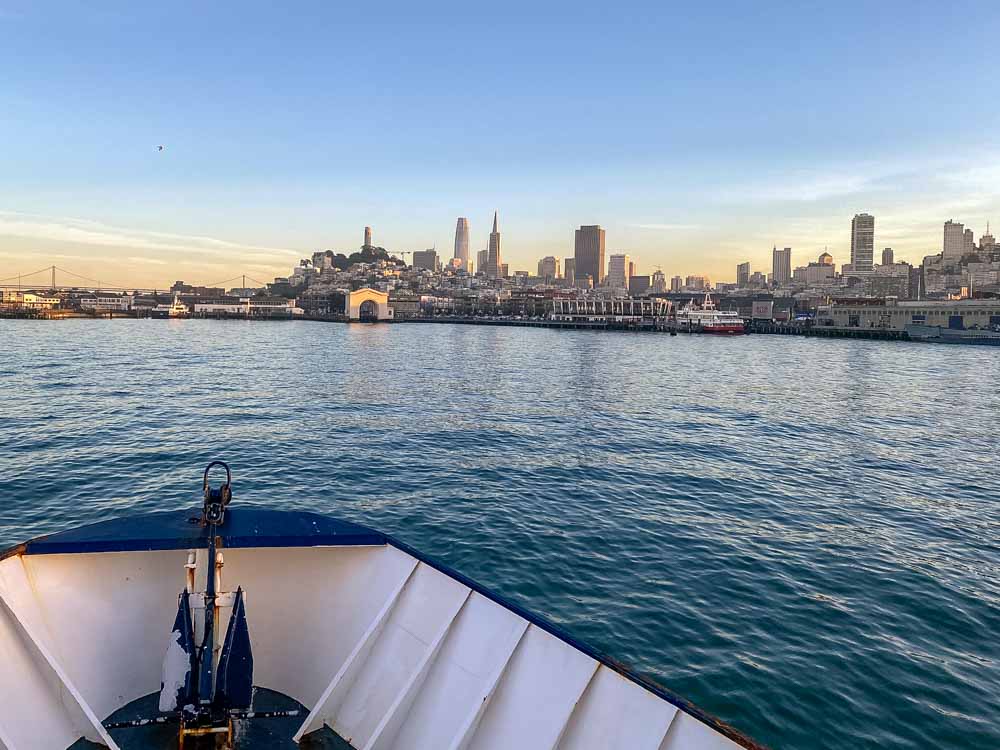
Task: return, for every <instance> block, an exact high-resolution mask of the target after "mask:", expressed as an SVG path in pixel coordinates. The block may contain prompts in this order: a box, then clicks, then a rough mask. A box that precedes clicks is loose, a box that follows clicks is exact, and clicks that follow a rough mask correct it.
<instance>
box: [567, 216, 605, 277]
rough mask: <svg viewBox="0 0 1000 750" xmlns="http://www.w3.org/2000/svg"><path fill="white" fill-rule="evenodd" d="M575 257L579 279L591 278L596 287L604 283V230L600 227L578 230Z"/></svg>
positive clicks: (584, 227)
mask: <svg viewBox="0 0 1000 750" xmlns="http://www.w3.org/2000/svg"><path fill="white" fill-rule="evenodd" d="M573 257H574V258H575V259H576V276H577V277H578V278H584V277H586V276H590V277H591V279H592V280H593V284H594V286H595V287H596V286H600V285H601V284H602V283H603V282H604V230H603V229H601V227H600V226H599V225H596V224H595V225H593V226H582V225H581V227H580V228H579V229H577V230H576V238H575V241H574V243H573Z"/></svg>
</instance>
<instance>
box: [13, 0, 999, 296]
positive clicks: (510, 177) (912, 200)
mask: <svg viewBox="0 0 1000 750" xmlns="http://www.w3.org/2000/svg"><path fill="white" fill-rule="evenodd" d="M0 71H3V73H2V76H0V81H2V82H0V97H2V100H0V106H2V112H3V115H2V117H0V277H4V276H9V275H10V274H12V273H17V272H19V271H29V270H34V268H37V267H41V266H44V265H47V264H48V263H49V262H50V261H52V262H55V263H56V264H57V265H60V266H62V267H66V268H69V269H73V270H78V271H81V272H84V273H87V274H94V275H99V276H100V278H102V279H103V278H111V277H114V278H115V280H121V281H125V282H127V283H132V282H134V283H144V284H145V283H154V282H156V283H159V282H163V281H168V282H169V281H171V280H172V279H173V277H174V276H179V277H183V278H186V279H188V280H192V281H202V282H204V281H211V280H216V279H222V278H227V277H228V276H231V275H235V274H236V273H240V272H242V271H244V270H247V271H248V272H251V273H255V274H258V275H265V274H269V275H274V274H276V273H287V272H288V270H289V269H290V267H291V265H292V264H293V263H294V261H295V260H296V259H297V258H298V257H302V256H304V255H305V254H307V253H308V252H310V251H312V250H313V249H317V248H333V249H337V250H343V249H350V248H355V247H357V246H358V245H360V244H361V231H362V227H363V226H364V225H365V224H371V225H373V226H374V227H375V233H376V234H375V239H376V243H377V244H382V245H384V246H386V247H388V248H390V249H411V250H412V249H420V248H423V247H429V246H431V245H434V244H436V245H437V247H438V248H439V250H443V251H445V253H446V254H448V255H450V251H451V243H452V238H453V231H454V226H455V218H456V217H457V216H462V215H464V216H468V217H470V220H471V222H472V243H473V249H474V250H475V249H479V248H480V247H485V245H486V241H487V234H488V231H489V220H490V218H491V216H492V212H493V210H494V209H495V208H498V209H499V210H500V218H501V229H502V230H503V231H504V243H505V250H506V254H507V257H508V259H509V260H510V262H511V264H512V267H513V268H533V267H534V264H535V262H536V261H537V258H538V257H540V256H542V255H546V254H555V255H560V256H565V255H571V254H572V236H573V229H574V227H576V226H578V225H579V224H581V223H600V224H602V225H604V226H605V227H606V228H607V230H608V248H609V250H618V249H622V250H626V251H630V252H631V253H632V254H633V255H634V256H636V257H637V258H638V260H639V264H640V269H641V270H643V271H645V272H649V271H651V270H652V269H653V267H655V266H656V265H660V266H662V267H663V270H664V271H665V272H667V273H668V274H673V273H694V272H705V273H708V274H709V275H711V276H713V278H718V279H723V280H724V279H727V278H731V277H733V276H734V275H735V264H736V263H737V262H738V261H742V260H747V259H749V260H751V261H752V262H753V263H754V266H755V267H756V268H761V267H763V266H764V265H765V264H769V262H770V248H771V245H772V244H778V245H790V246H792V247H793V250H794V255H793V262H794V263H795V264H803V263H805V262H806V261H807V260H810V259H813V258H814V257H815V256H816V255H818V254H819V252H821V251H822V249H823V247H824V246H829V247H830V250H831V252H832V253H833V254H834V255H835V257H836V260H837V262H838V264H839V263H840V262H844V261H846V260H847V258H846V253H847V248H848V245H849V239H848V232H849V225H850V219H851V216H852V215H853V214H854V213H856V212H858V211H869V212H871V213H874V214H875V215H876V217H877V224H876V242H877V244H878V246H879V247H881V246H883V245H892V246H894V247H896V248H897V255H902V256H903V258H909V259H912V260H918V259H919V257H921V256H922V255H923V254H925V253H929V252H935V251H937V250H938V249H939V246H940V242H941V239H940V233H941V225H942V224H943V222H944V221H945V220H946V219H949V218H954V219H956V220H958V221H965V222H966V223H967V225H969V226H971V227H972V228H973V229H974V231H975V232H976V235H977V237H978V235H979V234H980V233H981V232H982V231H984V230H985V222H986V221H987V220H991V219H992V220H994V221H996V222H1000V210H998V209H1000V196H998V190H1000V128H998V126H997V124H996V123H997V116H996V109H997V105H998V93H1000V91H998V89H1000V3H997V2H982V3H962V2H958V3H950V4H944V3H939V2H938V3H925V2H880V3H875V2H868V3H751V2H747V3H712V2H705V3H684V4H679V5H672V4H665V3H658V2H648V3H629V2H618V3H607V4H602V5H589V6H584V5H582V4H580V3H539V2H535V3H530V4H522V3H509V2H507V3H492V4H485V3H461V4H459V3H454V4H423V3H407V4H396V3H352V4H341V3H330V2H323V3H295V4H288V6H287V7H284V6H279V5H278V4H275V3H257V2H241V3H179V2H169V3H156V4H147V3H141V4H140V3H103V2H90V3H82V2H81V3H28V2H24V3H20V2H15V3H10V2H0ZM157 144H164V145H165V146H166V149H165V151H163V152H162V153H160V152H157V151H156V150H155V146H156V145H157ZM229 271H232V273H229ZM122 277H124V278H122Z"/></svg>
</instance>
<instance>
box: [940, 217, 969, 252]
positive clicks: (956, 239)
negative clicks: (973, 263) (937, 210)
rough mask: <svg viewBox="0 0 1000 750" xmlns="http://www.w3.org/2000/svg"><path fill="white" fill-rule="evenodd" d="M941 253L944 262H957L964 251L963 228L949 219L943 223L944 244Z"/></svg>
mask: <svg viewBox="0 0 1000 750" xmlns="http://www.w3.org/2000/svg"><path fill="white" fill-rule="evenodd" d="M941 250H942V253H943V255H944V259H945V260H959V259H960V258H961V257H962V253H963V252H964V251H965V227H964V226H963V225H962V224H959V223H958V222H957V221H952V220H951V219H949V220H948V221H946V222H945V223H944V244H943V245H942V248H941Z"/></svg>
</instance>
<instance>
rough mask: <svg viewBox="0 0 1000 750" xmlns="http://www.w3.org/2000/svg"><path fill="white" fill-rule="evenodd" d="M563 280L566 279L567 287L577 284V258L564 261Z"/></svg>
mask: <svg viewBox="0 0 1000 750" xmlns="http://www.w3.org/2000/svg"><path fill="white" fill-rule="evenodd" d="M563 278H564V279H566V286H573V285H574V284H575V283H576V258H566V259H565V260H564V261H563Z"/></svg>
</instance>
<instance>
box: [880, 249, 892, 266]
mask: <svg viewBox="0 0 1000 750" xmlns="http://www.w3.org/2000/svg"><path fill="white" fill-rule="evenodd" d="M892 260H893V259H892V248H891V247H887V248H885V249H884V250H882V265H883V266H891V265H892Z"/></svg>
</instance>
